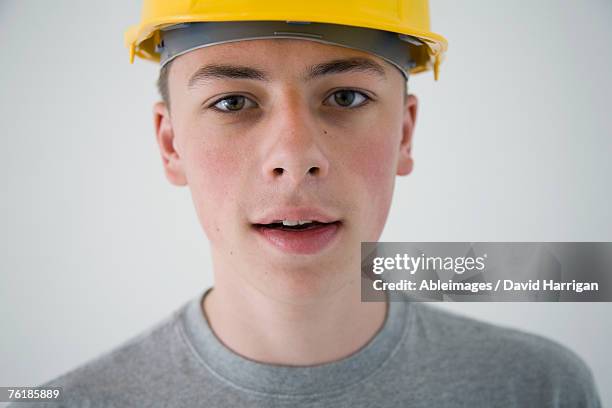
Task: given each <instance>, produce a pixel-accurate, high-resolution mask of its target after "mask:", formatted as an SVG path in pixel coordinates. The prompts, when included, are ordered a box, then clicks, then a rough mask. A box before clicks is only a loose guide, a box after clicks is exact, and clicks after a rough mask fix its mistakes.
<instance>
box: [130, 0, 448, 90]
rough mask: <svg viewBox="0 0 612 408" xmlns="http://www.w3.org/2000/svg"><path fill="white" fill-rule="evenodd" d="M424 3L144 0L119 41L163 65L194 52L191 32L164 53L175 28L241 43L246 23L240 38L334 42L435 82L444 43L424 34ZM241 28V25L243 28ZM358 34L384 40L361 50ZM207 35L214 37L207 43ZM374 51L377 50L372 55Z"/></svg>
mask: <svg viewBox="0 0 612 408" xmlns="http://www.w3.org/2000/svg"><path fill="white" fill-rule="evenodd" d="M428 3H429V2H428V0H352V1H350V2H347V1H343V0H309V1H308V2H301V1H300V2H297V1H296V2H290V1H286V0H284V1H280V0H232V1H227V0H172V1H168V0H144V3H143V8H142V16H141V22H140V24H138V25H135V26H132V27H130V28H129V29H128V31H127V32H126V33H125V43H126V46H127V47H128V48H129V50H130V62H133V61H134V57H135V56H138V57H140V58H143V59H146V60H151V61H156V62H159V61H160V60H161V62H162V63H165V62H167V61H168V60H170V59H171V58H173V57H175V56H177V55H180V54H181V53H182V52H186V51H188V50H191V49H195V48H198V47H196V46H194V44H193V40H191V39H190V38H191V37H193V36H194V35H193V32H191V33H188V35H183V36H182V37H180V43H183V44H191V45H181V47H179V48H178V49H176V47H175V49H174V50H170V51H168V50H164V42H165V41H164V37H165V36H166V35H168V33H172V34H171V35H172V36H174V38H178V36H177V35H176V33H177V32H181V30H179V29H177V28H184V27H189V26H192V28H191V31H194V30H193V26H198V27H197V28H198V31H199V34H198V35H200V36H202V35H204V36H205V37H206V38H208V40H206V42H207V43H208V45H210V44H211V43H221V42H228V41H231V40H233V41H236V40H239V39H245V37H244V36H242V37H240V36H238V35H236V30H237V29H236V28H235V27H236V25H237V24H236V23H237V22H249V24H250V26H248V31H249V32H250V35H249V36H247V38H246V39H254V38H279V37H280V38H303V39H309V40H314V41H320V42H324V43H332V44H337V43H339V44H340V45H345V46H350V47H352V48H356V49H364V50H366V51H371V52H373V53H375V54H379V55H382V56H383V57H386V59H387V60H389V61H390V62H392V63H394V64H395V65H397V66H400V65H404V66H403V67H402V68H401V69H405V70H406V71H409V72H410V73H418V72H422V71H427V70H430V69H433V70H434V77H435V79H436V80H437V79H438V69H439V66H440V63H441V62H442V59H443V57H444V53H445V52H446V49H447V47H448V43H447V41H446V39H445V38H444V37H442V36H441V35H439V34H436V33H433V32H431V31H430V21H429V4H428ZM221 22H226V23H231V24H230V25H231V28H230V29H223V30H221V29H219V26H220V24H212V27H214V29H209V30H208V31H207V32H203V30H202V28H203V27H202V26H206V24H198V23H221ZM255 22H270V23H273V25H272V26H269V27H267V28H266V29H267V30H268V31H265V33H268V32H269V35H264V34H262V33H261V30H262V28H261V25H257V24H254V23H255ZM281 22H282V24H287V26H288V27H289V26H291V27H296V26H297V27H300V29H299V30H297V31H295V30H286V29H285V30H283V29H282V27H281V29H279V26H278V24H281ZM274 23H276V24H274ZM321 23H322V24H321ZM307 25H312V27H315V28H314V29H313V28H312V27H309V30H305V29H304V27H306V26H307ZM242 26H243V27H246V26H247V24H242ZM330 27H331V29H330ZM337 27H345V28H346V29H348V31H351V30H352V31H351V35H350V36H349V37H350V38H351V39H350V40H347V38H348V37H347V36H346V35H338V34H337V32H338V30H337V29H335V28H337ZM359 29H361V31H359ZM313 30H314V31H313ZM317 30H319V31H317ZM183 31H185V30H183ZM320 31H323V32H324V35H319V32H320ZM345 31H346V30H345ZM364 31H369V32H384V34H385V35H387V37H384V36H383V37H380V38H379V40H381V41H383V42H384V44H383V45H381V46H377V45H372V44H370V46H368V45H364V46H361V45H362V44H366V43H371V41H364V40H363V39H364V37H363V32H364ZM218 33H221V34H218ZM253 33H256V34H253ZM211 34H212V35H213V37H214V36H215V35H216V36H217V37H219V38H220V39H219V38H216V39H215V40H214V41H213V40H210V36H211ZM389 35H394V39H399V40H400V42H402V44H403V47H404V48H402V50H403V52H402V53H403V54H406V56H409V57H410V59H411V64H409V65H406V64H403V63H398V60H399V57H398V56H397V50H398V47H397V46H395V48H394V49H392V50H389V47H390V46H389V43H390V41H389V37H388V36H389ZM185 38H187V39H185ZM329 38H331V39H329ZM337 38H340V40H337ZM175 42H176V41H175ZM188 47H191V48H188ZM391 48H393V47H391ZM379 50H382V52H377V51H379ZM385 53H386V54H385ZM404 58H406V57H404Z"/></svg>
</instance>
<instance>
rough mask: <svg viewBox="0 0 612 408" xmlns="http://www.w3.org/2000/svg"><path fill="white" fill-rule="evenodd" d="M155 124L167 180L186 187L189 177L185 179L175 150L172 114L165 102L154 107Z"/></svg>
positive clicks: (179, 158)
mask: <svg viewBox="0 0 612 408" xmlns="http://www.w3.org/2000/svg"><path fill="white" fill-rule="evenodd" d="M153 123H154V126H155V136H156V138H157V144H158V146H159V152H160V153H161V158H162V163H163V165H164V171H165V173H166V178H167V179H168V181H170V183H172V184H174V185H175V186H184V185H186V184H187V177H185V172H184V170H183V164H182V162H181V157H180V156H179V154H178V152H177V151H176V149H175V141H176V140H175V138H174V129H173V128H172V121H171V120H170V112H169V111H168V107H167V106H166V104H165V103H164V102H157V103H156V104H155V106H154V107H153Z"/></svg>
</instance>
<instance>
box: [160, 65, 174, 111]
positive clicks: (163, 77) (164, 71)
mask: <svg viewBox="0 0 612 408" xmlns="http://www.w3.org/2000/svg"><path fill="white" fill-rule="evenodd" d="M171 65H172V61H170V62H168V63H167V64H166V65H164V66H163V67H162V68H161V69H160V70H159V77H158V78H157V90H158V91H159V95H160V96H161V98H162V101H164V103H165V104H166V106H167V107H168V109H170V93H169V92H168V75H169V74H170V66H171Z"/></svg>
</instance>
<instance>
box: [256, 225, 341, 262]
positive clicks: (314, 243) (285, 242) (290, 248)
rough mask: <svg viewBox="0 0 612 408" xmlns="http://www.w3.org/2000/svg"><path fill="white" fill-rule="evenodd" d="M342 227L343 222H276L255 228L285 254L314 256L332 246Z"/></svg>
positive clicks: (266, 240)
mask: <svg viewBox="0 0 612 408" xmlns="http://www.w3.org/2000/svg"><path fill="white" fill-rule="evenodd" d="M341 225H342V222H341V221H332V222H322V221H316V220H274V221H273V222H271V223H267V224H253V227H254V229H255V231H257V232H258V233H259V234H258V235H260V236H261V237H262V238H264V241H265V242H268V243H269V244H272V246H273V247H275V248H277V249H280V250H281V251H282V252H284V253H293V254H314V253H317V252H320V251H322V250H323V249H325V248H326V247H328V246H330V245H332V243H333V242H334V241H335V240H336V237H337V236H338V231H339V230H340V226H341Z"/></svg>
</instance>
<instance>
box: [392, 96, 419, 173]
mask: <svg viewBox="0 0 612 408" xmlns="http://www.w3.org/2000/svg"><path fill="white" fill-rule="evenodd" d="M417 107H418V101H417V98H416V96H414V95H407V96H406V103H405V105H404V116H403V120H402V139H401V141H400V145H399V158H398V163H397V175H398V176H406V175H408V174H410V173H411V172H412V168H413V167H414V160H413V159H412V139H413V134H414V126H415V124H416V116H417Z"/></svg>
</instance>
